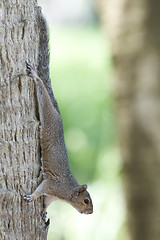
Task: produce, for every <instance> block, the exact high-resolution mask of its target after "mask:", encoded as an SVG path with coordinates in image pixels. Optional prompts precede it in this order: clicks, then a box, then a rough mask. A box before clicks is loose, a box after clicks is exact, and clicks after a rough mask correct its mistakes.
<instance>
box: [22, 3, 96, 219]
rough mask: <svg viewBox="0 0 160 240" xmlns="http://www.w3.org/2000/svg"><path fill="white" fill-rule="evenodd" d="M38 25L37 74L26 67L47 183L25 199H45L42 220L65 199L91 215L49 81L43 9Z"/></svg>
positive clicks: (90, 202)
mask: <svg viewBox="0 0 160 240" xmlns="http://www.w3.org/2000/svg"><path fill="white" fill-rule="evenodd" d="M37 24H38V27H39V54H38V67H37V71H38V73H39V77H38V76H37V75H36V73H35V72H34V71H33V69H32V66H31V65H30V64H28V63H26V67H27V72H28V75H30V76H31V77H32V78H33V80H34V82H35V85H36V91H37V99H38V108H39V116H40V122H41V152H42V169H43V181H42V183H41V184H40V185H39V186H38V187H37V189H36V190H35V191H34V193H32V194H31V195H26V196H24V198H25V199H26V200H28V201H33V200H35V199H36V198H38V197H40V196H42V195H45V201H44V209H43V211H42V218H43V219H44V220H45V218H46V209H47V207H48V206H49V204H50V203H51V202H52V201H54V200H56V199H61V200H64V201H66V202H68V203H70V204H71V205H72V206H73V207H75V208H76V209H77V210H78V211H79V212H80V213H85V214H91V213H92V212H93V204H92V200H91V197H90V195H89V193H88V192H87V190H86V189H87V185H85V184H84V185H82V186H81V185H79V184H78V183H77V181H76V179H75V178H74V176H73V175H72V173H71V172H70V170H69V165H68V156H67V151H66V147H65V142H64V136H63V125H62V120H61V116H60V112H59V109H58V105H57V101H56V99H55V97H54V94H53V91H52V87H51V81H50V77H49V49H48V42H49V38H48V28H47V23H46V20H45V18H44V17H43V15H42V13H41V8H40V7H38V9H37Z"/></svg>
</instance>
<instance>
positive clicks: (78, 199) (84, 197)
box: [70, 184, 93, 214]
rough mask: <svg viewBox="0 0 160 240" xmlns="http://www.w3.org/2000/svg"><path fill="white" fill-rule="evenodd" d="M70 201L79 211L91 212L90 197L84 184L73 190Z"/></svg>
mask: <svg viewBox="0 0 160 240" xmlns="http://www.w3.org/2000/svg"><path fill="white" fill-rule="evenodd" d="M70 203H71V205H72V206H73V207H74V208H76V209H77V211H78V212H80V213H84V214H91V213H93V204H92V199H91V197H90V195H89V193H88V192H87V185H86V184H84V185H82V186H80V187H79V188H78V189H76V190H75V192H74V194H73V195H72V199H71V202H70Z"/></svg>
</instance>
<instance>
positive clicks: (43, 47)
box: [37, 7, 59, 112]
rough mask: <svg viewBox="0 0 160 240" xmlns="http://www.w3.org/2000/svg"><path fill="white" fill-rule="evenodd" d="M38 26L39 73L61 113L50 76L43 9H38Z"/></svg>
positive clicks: (47, 37) (47, 41)
mask: <svg viewBox="0 0 160 240" xmlns="http://www.w3.org/2000/svg"><path fill="white" fill-rule="evenodd" d="M37 24H38V28H39V53H38V67H37V72H38V75H39V77H40V79H41V80H42V81H43V83H44V85H45V87H46V89H47V91H48V93H49V95H50V98H51V101H52V103H53V105H54V107H55V108H56V110H57V111H58V112H59V109H58V105H57V101H56V100H55V97H54V94H53V91H52V86H51V80H50V74H49V34H48V26H47V22H46V19H45V18H44V16H43V14H42V12H41V8H40V7H38V9H37Z"/></svg>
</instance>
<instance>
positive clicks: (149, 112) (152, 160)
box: [101, 0, 160, 240]
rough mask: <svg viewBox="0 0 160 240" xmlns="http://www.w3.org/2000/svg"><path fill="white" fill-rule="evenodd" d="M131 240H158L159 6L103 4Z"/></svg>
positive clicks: (132, 1) (125, 1)
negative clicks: (111, 64) (113, 72)
mask: <svg viewBox="0 0 160 240" xmlns="http://www.w3.org/2000/svg"><path fill="white" fill-rule="evenodd" d="M101 11H102V19H103V23H104V26H105V28H106V29H107V31H108V34H109V37H110V40H111V47H112V55H113V63H114V66H115V75H116V100H117V119H118V127H119V136H120V145H121V151H122V157H123V163H124V182H125V187H126V188H125V190H126V200H127V208H128V225H129V232H130V236H131V239H132V240H144V239H145V240H159V239H160V225H159V220H160V187H159V184H160V27H159V26H160V15H159V13H160V1H159V0H155V1H151V0H150V1H146V0H122V1H119V0H108V1H106V0H103V1H102V2H101Z"/></svg>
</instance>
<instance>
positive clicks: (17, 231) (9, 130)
mask: <svg viewBox="0 0 160 240" xmlns="http://www.w3.org/2000/svg"><path fill="white" fill-rule="evenodd" d="M37 9H38V7H37V2H36V1H31V0H30V1H28V0H18V1H15V0H0V152H1V157H0V239H1V240H3V239H5V240H22V239H23V240H25V239H26V240H30V239H32V240H33V239H35V240H38V239H41V240H42V239H43V240H45V239H47V230H46V229H45V223H44V222H43V220H42V218H41V216H40V213H41V211H42V206H43V197H42V198H39V199H37V200H36V201H35V202H33V203H28V202H27V201H25V200H24V199H23V195H25V194H29V193H31V192H33V191H34V190H35V189H36V187H37V186H38V185H39V183H40V181H41V180H42V174H40V144H39V121H38V114H37V101H36V97H35V90H34V82H33V80H32V79H31V78H30V77H28V76H27V74H26V65H25V61H29V62H31V63H32V64H34V65H36V64H37V62H38V52H39V49H38V47H39V31H38V24H37V21H36V14H37Z"/></svg>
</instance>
